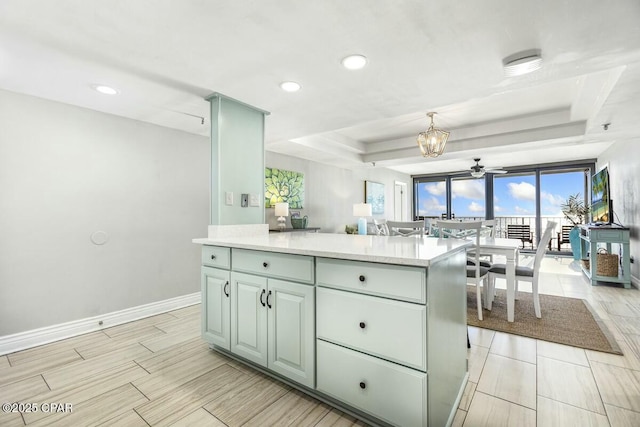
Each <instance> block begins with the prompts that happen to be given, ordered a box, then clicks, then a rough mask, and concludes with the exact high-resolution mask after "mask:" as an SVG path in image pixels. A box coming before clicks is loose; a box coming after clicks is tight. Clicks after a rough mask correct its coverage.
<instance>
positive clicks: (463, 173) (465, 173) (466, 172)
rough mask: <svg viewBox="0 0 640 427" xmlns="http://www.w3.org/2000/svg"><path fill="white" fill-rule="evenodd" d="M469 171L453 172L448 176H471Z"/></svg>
mask: <svg viewBox="0 0 640 427" xmlns="http://www.w3.org/2000/svg"><path fill="white" fill-rule="evenodd" d="M469 173H470V172H469V171H460V172H451V173H449V174H447V175H469Z"/></svg>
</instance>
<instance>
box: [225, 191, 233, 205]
mask: <svg viewBox="0 0 640 427" xmlns="http://www.w3.org/2000/svg"><path fill="white" fill-rule="evenodd" d="M224 203H225V204H226V205H227V206H233V193H232V192H231V191H227V192H225V193H224Z"/></svg>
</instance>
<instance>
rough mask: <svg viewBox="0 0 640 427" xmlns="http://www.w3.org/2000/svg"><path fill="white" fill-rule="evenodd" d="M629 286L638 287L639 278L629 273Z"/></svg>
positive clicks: (639, 285)
mask: <svg viewBox="0 0 640 427" xmlns="http://www.w3.org/2000/svg"><path fill="white" fill-rule="evenodd" d="M631 286H635V288H636V289H640V279H638V278H637V277H636V276H634V275H631Z"/></svg>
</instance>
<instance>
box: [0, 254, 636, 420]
mask: <svg viewBox="0 0 640 427" xmlns="http://www.w3.org/2000/svg"><path fill="white" fill-rule="evenodd" d="M526 262H527V259H523V260H522V263H523V264H526ZM542 272H543V273H542V279H541V289H540V291H541V292H542V293H547V294H554V295H563V296H570V297H577V298H584V299H586V300H588V301H589V302H590V304H591V305H592V306H593V307H594V309H595V310H596V311H597V312H598V314H599V315H600V317H601V318H602V319H603V320H604V321H605V322H606V323H607V325H608V327H609V328H610V329H611V331H612V332H613V333H614V335H615V336H616V339H617V341H618V344H619V345H620V347H621V348H622V350H623V352H624V353H625V354H624V356H617V355H611V354H608V353H600V352H595V351H588V350H583V349H579V348H575V347H568V346H563V345H559V344H554V343H549V342H545V341H540V340H535V339H530V338H524V337H520V336H516V335H509V334H505V333H500V332H495V331H491V330H487V329H481V328H473V327H470V328H469V335H470V339H471V344H472V347H471V349H470V350H469V351H468V357H469V382H468V384H467V387H466V389H465V393H464V396H463V398H462V401H461V403H460V406H459V408H458V411H457V414H456V418H455V420H454V425H455V426H466V427H482V426H491V427H496V426H539V427H548V426H563V427H564V426H570V425H571V426H572V425H580V426H583V425H590V426H603V427H604V426H609V427H618V426H629V427H631V426H640V291H638V290H637V289H635V288H632V289H623V288H619V287H615V286H596V287H592V286H591V285H590V284H589V282H587V281H586V279H585V278H584V276H583V275H582V273H581V272H580V271H579V270H577V269H576V268H575V265H573V264H572V263H571V260H570V259H566V258H548V259H545V260H544V261H543V265H542ZM497 285H498V286H501V283H500V282H498V284H497ZM502 285H504V284H503V283H502ZM522 290H523V291H526V288H525V289H522ZM199 328H200V305H195V306H191V307H187V308H183V309H180V310H175V311H172V312H169V313H164V314H161V315H157V316H153V317H149V318H146V319H142V320H139V321H136V322H131V323H127V324H125V325H119V326H115V327H112V328H106V329H104V330H102V331H99V332H94V333H90V334H86V335H82V336H78V337H75V338H70V339H67V340H63V341H59V342H55V343H51V344H47V345H43V346H40V347H36V348H32V349H28V350H24V351H20V352H17V353H13V354H9V355H5V356H0V402H2V403H4V402H25V403H35V404H37V405H38V409H39V410H38V412H25V413H22V414H19V413H5V412H0V426H3V427H4V426H24V425H28V426H205V427H206V426H244V425H246V426H251V425H258V426H272V425H273V426H275V425H278V426H284V425H291V426H351V425H364V423H362V422H359V421H358V420H355V419H353V418H352V417H350V416H348V415H346V414H343V413H341V412H340V411H337V410H335V409H332V408H330V407H329V406H327V405H325V404H323V403H321V402H319V401H317V400H315V399H312V398H309V397H308V396H306V395H304V394H302V393H300V392H298V391H297V390H295V389H292V388H290V387H288V386H286V385H283V384H281V383H279V382H278V381H275V380H272V379H270V378H268V377H266V376H264V375H262V374H259V373H256V372H254V371H253V370H251V369H247V368H246V367H244V366H243V365H242V364H240V363H238V362H236V361H234V360H232V359H230V358H227V357H225V356H222V355H220V354H218V353H215V352H213V351H211V350H209V349H208V346H207V344H206V343H204V342H203V341H202V339H201V338H200V330H199ZM65 403H68V404H71V405H72V409H73V410H72V412H69V411H67V412H60V413H51V412H43V411H42V410H41V408H42V406H41V405H42V404H49V405H51V404H65Z"/></svg>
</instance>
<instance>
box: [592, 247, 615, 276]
mask: <svg viewBox="0 0 640 427" xmlns="http://www.w3.org/2000/svg"><path fill="white" fill-rule="evenodd" d="M596 274H598V276H607V277H617V276H618V255H615V254H610V253H608V252H607V250H606V249H604V248H600V249H598V254H597V261H596Z"/></svg>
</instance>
